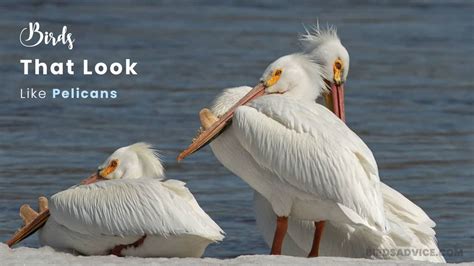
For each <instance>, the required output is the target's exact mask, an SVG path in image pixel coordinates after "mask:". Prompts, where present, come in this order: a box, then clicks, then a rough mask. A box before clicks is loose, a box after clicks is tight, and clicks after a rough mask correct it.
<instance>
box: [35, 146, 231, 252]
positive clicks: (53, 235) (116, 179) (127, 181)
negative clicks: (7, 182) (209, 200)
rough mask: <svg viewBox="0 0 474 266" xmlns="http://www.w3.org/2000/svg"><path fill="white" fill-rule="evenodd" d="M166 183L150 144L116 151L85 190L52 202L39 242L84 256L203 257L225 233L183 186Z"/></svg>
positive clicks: (80, 188) (69, 192) (60, 195)
mask: <svg viewBox="0 0 474 266" xmlns="http://www.w3.org/2000/svg"><path fill="white" fill-rule="evenodd" d="M163 179H164V170H163V166H162V164H161V162H160V160H159V159H158V155H157V154H156V153H155V151H154V150H153V149H152V148H151V147H150V145H148V144H145V143H136V144H133V145H130V146H127V147H123V148H120V149H118V150H116V151H115V152H114V153H113V154H112V155H111V156H110V157H109V158H107V160H106V161H105V162H104V163H103V164H102V165H101V166H99V169H98V171H97V173H96V174H94V175H92V176H91V177H89V178H88V179H86V180H84V181H83V182H82V184H83V185H80V186H74V187H72V188H70V189H67V190H65V191H62V192H59V193H57V194H55V195H53V196H52V197H51V200H50V201H49V210H50V213H51V216H50V218H49V219H48V221H47V222H46V224H45V225H44V227H43V228H42V229H40V231H39V239H40V243H41V244H42V245H48V246H51V247H53V248H56V249H61V250H74V251H77V252H79V253H81V254H85V255H106V254H115V255H117V256H139V257H152V256H153V257H200V256H202V254H203V253H204V250H205V249H206V247H207V246H208V245H209V244H210V243H213V242H216V241H221V240H222V239H223V238H224V236H223V231H222V229H221V228H220V227H219V226H218V225H217V224H216V223H215V222H214V221H213V220H212V219H211V218H210V217H209V216H208V215H207V214H206V213H205V212H204V211H203V210H202V209H201V208H200V207H199V205H198V203H197V202H196V200H195V199H194V197H193V195H192V194H191V192H190V191H189V190H188V188H186V186H185V183H183V182H181V181H178V180H166V181H165V180H163ZM98 181H101V182H98Z"/></svg>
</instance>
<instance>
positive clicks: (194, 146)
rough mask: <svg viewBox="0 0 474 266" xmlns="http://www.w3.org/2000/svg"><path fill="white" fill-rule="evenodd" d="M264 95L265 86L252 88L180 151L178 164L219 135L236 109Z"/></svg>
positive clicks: (260, 84) (260, 85)
mask: <svg viewBox="0 0 474 266" xmlns="http://www.w3.org/2000/svg"><path fill="white" fill-rule="evenodd" d="M263 94H265V85H264V84H263V83H259V84H258V85H257V86H255V88H253V89H252V90H251V91H250V92H249V93H247V94H246V95H245V96H244V97H243V98H242V99H240V101H238V102H237V103H236V104H235V105H234V106H232V108H230V109H229V111H227V113H225V114H224V115H223V116H222V117H221V118H219V120H217V121H216V122H215V123H214V124H212V126H211V127H210V128H208V129H206V130H205V131H203V132H202V133H201V134H200V135H199V136H198V137H197V138H196V139H195V140H194V141H193V143H191V145H189V147H188V148H187V149H185V150H184V151H182V152H181V153H180V154H179V155H178V158H177V160H178V162H179V161H181V160H183V159H184V158H186V157H187V156H189V155H191V154H193V153H194V152H195V151H197V150H199V149H200V148H202V147H204V146H206V145H207V144H209V143H210V142H211V141H212V140H213V139H214V138H215V137H216V136H218V135H219V133H221V132H222V130H224V128H225V126H226V125H227V124H228V123H229V122H230V121H231V119H232V117H233V116H234V112H235V109H237V107H239V106H242V105H245V104H246V103H248V102H250V101H251V100H253V99H255V98H257V97H260V96H262V95H263Z"/></svg>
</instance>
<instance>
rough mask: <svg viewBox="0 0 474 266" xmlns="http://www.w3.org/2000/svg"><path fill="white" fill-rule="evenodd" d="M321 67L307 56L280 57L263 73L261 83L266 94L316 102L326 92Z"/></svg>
mask: <svg viewBox="0 0 474 266" xmlns="http://www.w3.org/2000/svg"><path fill="white" fill-rule="evenodd" d="M321 75H322V72H321V67H320V66H319V65H318V64H316V63H315V62H314V61H312V60H311V58H310V57H309V56H308V55H306V54H291V55H286V56H283V57H280V58H279V59H277V60H276V61H275V62H273V63H271V64H270V65H269V66H268V67H267V69H266V70H265V71H264V72H263V75H262V77H261V78H260V82H261V83H263V85H264V86H265V94H274V93H278V94H282V95H284V96H288V97H292V98H297V99H300V100H310V101H314V100H316V98H318V96H319V95H320V94H321V93H323V91H324V90H325V84H324V81H323V80H322V79H321V78H320V77H321Z"/></svg>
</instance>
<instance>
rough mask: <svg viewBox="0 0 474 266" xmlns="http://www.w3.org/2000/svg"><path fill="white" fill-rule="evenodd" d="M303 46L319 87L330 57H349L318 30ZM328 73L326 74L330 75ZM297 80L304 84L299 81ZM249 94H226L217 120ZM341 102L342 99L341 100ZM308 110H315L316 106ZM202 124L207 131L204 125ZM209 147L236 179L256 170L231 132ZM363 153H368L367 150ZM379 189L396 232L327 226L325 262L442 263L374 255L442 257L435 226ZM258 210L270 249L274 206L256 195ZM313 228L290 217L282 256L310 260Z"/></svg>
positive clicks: (242, 90)
mask: <svg viewBox="0 0 474 266" xmlns="http://www.w3.org/2000/svg"><path fill="white" fill-rule="evenodd" d="M303 43H304V44H305V47H306V49H307V50H309V51H310V53H311V55H312V57H313V60H316V61H317V62H319V63H320V65H321V66H322V68H323V71H320V72H321V73H320V75H318V76H319V77H320V80H319V81H317V82H316V83H315V84H317V85H321V83H322V81H324V80H330V73H331V71H330V70H329V71H328V68H330V67H331V65H329V66H328V65H326V66H325V64H327V63H329V62H330V60H325V57H327V55H328V54H329V55H334V54H342V55H346V54H347V51H346V50H345V48H344V47H343V46H342V44H341V43H340V41H339V39H338V37H337V35H336V34H335V32H332V31H327V32H324V31H319V30H318V31H316V34H315V35H311V34H308V35H306V36H305V38H304V40H303ZM290 57H294V56H290ZM303 58H304V57H303ZM277 62H278V61H277ZM277 62H275V63H274V69H281V67H282V66H279V65H278V64H277ZM293 63H294V64H296V65H298V64H300V62H298V60H294V61H293ZM336 63H339V64H341V63H342V64H344V65H345V66H346V68H345V71H346V73H345V75H344V79H345V76H346V75H347V71H348V68H349V64H348V56H347V62H344V61H343V60H336V62H335V64H334V66H336V65H339V64H336ZM306 65H307V64H306ZM298 68H299V69H301V66H299V67H298V66H293V67H291V68H289V69H292V70H295V69H298ZM333 69H334V70H337V69H336V68H335V67H333ZM287 70H288V67H287ZM324 70H326V72H325V71H324ZM328 74H329V75H328ZM298 80H299V81H301V79H298ZM303 80H307V79H303ZM281 81H282V80H281V79H280V81H279V82H281ZM336 82H337V81H335V83H336ZM250 90H251V88H250V87H245V86H244V87H239V88H231V89H226V90H224V92H223V93H222V94H221V95H219V96H218V97H217V98H216V100H215V102H214V104H213V107H212V113H214V114H215V115H217V116H218V117H221V116H222V115H224V114H225V112H227V111H228V109H230V107H232V106H233V105H234V104H235V103H237V102H238V101H239V100H240V99H241V98H242V97H243V96H245V95H246V94H247V93H248V92H249V91H250ZM341 96H343V94H342V95H341ZM303 100H304V99H303ZM327 100H331V97H327ZM335 103H336V107H339V108H340V109H336V110H335V112H336V113H338V111H339V116H340V117H341V118H344V116H343V115H344V109H343V105H340V104H339V103H338V102H335ZM309 104H314V102H311V103H309ZM329 105H333V102H332V101H330V102H329ZM331 107H332V106H331ZM341 107H342V108H341ZM203 117H204V119H206V116H205V115H204V116H201V118H203ZM207 117H211V120H212V121H207V123H208V124H212V122H214V121H215V120H217V118H212V115H211V116H209V115H208V116H207ZM202 122H203V124H204V126H205V124H206V121H202ZM210 145H211V148H212V150H213V152H214V154H215V155H216V157H217V158H218V159H219V160H220V161H221V162H222V163H223V164H224V165H225V166H226V167H227V168H229V170H231V171H232V172H234V173H236V174H237V175H239V173H242V171H243V169H242V168H244V167H242V165H246V166H247V165H252V162H251V161H252V160H253V159H252V158H251V157H248V154H247V151H246V150H245V149H243V147H242V145H240V143H239V142H238V140H236V138H235V136H234V135H233V132H232V128H230V129H228V130H226V131H225V132H223V133H222V134H221V135H220V136H219V137H218V138H216V139H215V140H214V141H213V142H212V143H211V144H210ZM363 149H366V148H364V147H363ZM367 150H368V149H367ZM368 152H369V153H370V150H368ZM368 157H372V156H371V153H370V155H368ZM249 161H250V162H249ZM248 171H249V172H251V171H256V172H257V173H258V169H256V170H255V169H251V170H248ZM244 174H245V173H244ZM276 178H277V177H276ZM381 188H382V194H383V198H384V200H385V204H384V207H385V212H386V215H387V218H388V223H389V224H390V225H391V226H392V228H393V229H392V230H391V231H390V233H389V235H388V236H382V237H378V236H375V237H374V236H372V235H371V234H367V231H366V230H356V228H353V227H349V226H341V225H340V224H337V223H332V222H331V223H328V224H327V225H326V229H325V232H324V237H323V238H322V242H321V247H320V249H321V253H320V254H322V255H325V256H348V257H379V258H414V259H421V260H432V261H444V259H443V258H442V256H436V257H430V256H428V257H426V256H425V257H423V255H421V254H420V256H416V255H414V254H409V255H408V256H406V255H405V257H403V255H401V256H400V254H395V255H393V254H386V253H384V254H382V253H381V252H379V253H377V252H375V251H381V249H385V250H390V249H392V250H393V249H398V250H399V249H400V248H402V247H405V248H406V247H408V248H423V249H424V250H426V249H427V248H430V249H431V248H432V249H434V250H437V251H439V250H438V248H437V245H436V238H435V237H434V235H435V233H434V230H432V229H431V227H433V226H434V222H432V221H431V219H429V217H428V216H427V215H426V214H425V213H424V212H423V211H422V210H421V209H420V208H419V207H418V206H416V205H415V204H413V203H412V202H411V201H409V200H408V199H406V198H405V197H404V196H403V195H401V194H400V193H398V192H396V191H395V190H393V189H391V188H390V187H388V186H386V185H385V184H383V183H382V184H381ZM255 207H256V215H257V223H258V225H259V227H260V229H261V230H262V231H263V233H264V237H265V240H266V241H267V243H268V244H270V243H272V241H273V238H274V235H273V233H272V229H273V228H274V227H275V222H274V221H275V213H274V212H273V211H272V205H270V203H269V202H268V201H267V200H266V199H265V198H264V197H263V196H262V195H261V194H259V193H258V192H256V193H255ZM314 227H315V226H314V224H313V223H310V222H307V221H302V220H297V219H291V217H290V219H289V227H288V238H287V239H286V240H285V245H284V246H283V254H287V255H299V256H301V255H304V254H308V252H310V249H311V245H312V244H314V242H313V243H312V241H311V240H312V239H311V238H310V236H312V235H313V233H314V232H315V229H314ZM369 251H373V252H369ZM438 253H439V252H438ZM439 254H440V253H439Z"/></svg>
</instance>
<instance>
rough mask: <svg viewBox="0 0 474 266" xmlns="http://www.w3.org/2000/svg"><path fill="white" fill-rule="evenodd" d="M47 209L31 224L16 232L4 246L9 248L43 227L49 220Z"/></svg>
mask: <svg viewBox="0 0 474 266" xmlns="http://www.w3.org/2000/svg"><path fill="white" fill-rule="evenodd" d="M49 215H50V214H49V209H47V210H45V211H43V212H42V213H40V214H39V215H38V216H37V217H36V218H35V219H34V220H33V221H31V223H29V224H27V225H25V226H24V227H23V228H21V229H20V230H18V231H17V232H16V233H15V234H14V235H13V236H12V238H10V239H9V240H8V241H7V242H5V244H7V245H8V246H9V247H11V246H13V245H15V244H17V243H19V242H21V241H22V240H23V239H25V238H27V237H29V236H30V235H32V234H34V233H35V232H36V231H38V229H40V228H41V227H43V225H44V224H45V223H46V221H48V218H49Z"/></svg>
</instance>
